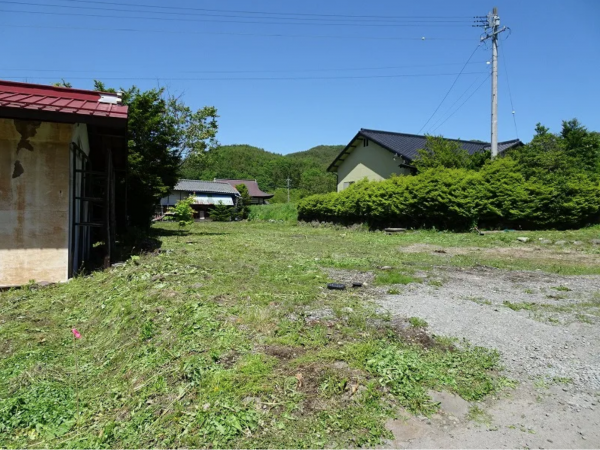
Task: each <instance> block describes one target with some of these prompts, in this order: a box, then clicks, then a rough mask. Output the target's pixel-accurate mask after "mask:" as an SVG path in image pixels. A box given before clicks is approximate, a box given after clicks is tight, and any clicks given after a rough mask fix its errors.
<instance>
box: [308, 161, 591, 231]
mask: <svg viewBox="0 0 600 450" xmlns="http://www.w3.org/2000/svg"><path fill="white" fill-rule="evenodd" d="M298 213H299V219H300V220H304V221H313V220H317V221H324V222H333V223H339V224H345V225H349V224H353V223H366V224H368V225H369V226H370V227H372V228H383V227H389V226H399V227H426V228H431V227H435V228H438V229H448V230H468V229H470V228H472V227H474V226H478V227H485V228H523V229H536V228H537V229H540V228H558V229H565V228H576V227H581V226H585V225H588V224H592V223H598V221H599V213H600V186H599V185H598V182H597V179H596V178H595V177H593V176H590V175H589V174H586V173H577V172H576V171H570V172H567V173H564V174H563V175H556V176H552V177H526V175H524V174H523V173H522V171H521V170H520V166H519V164H518V163H517V162H516V161H515V160H513V159H511V158H510V157H506V158H499V159H497V160H495V161H493V162H491V163H487V164H486V165H485V166H484V167H482V168H481V170H479V171H476V170H469V169H462V168H461V169H449V168H435V169H429V170H425V171H424V172H422V173H420V174H418V175H414V176H398V177H393V178H391V179H389V180H385V181H379V182H369V181H366V180H365V181H362V182H359V183H356V184H354V185H352V186H351V187H349V188H348V189H346V190H344V191H342V192H340V193H329V194H320V195H313V196H310V197H307V198H305V199H302V200H301V201H300V202H299V204H298Z"/></svg>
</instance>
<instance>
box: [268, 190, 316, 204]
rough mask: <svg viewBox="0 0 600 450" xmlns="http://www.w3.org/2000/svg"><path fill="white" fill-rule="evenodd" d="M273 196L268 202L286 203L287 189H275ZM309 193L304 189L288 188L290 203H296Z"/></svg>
mask: <svg viewBox="0 0 600 450" xmlns="http://www.w3.org/2000/svg"><path fill="white" fill-rule="evenodd" d="M274 194H275V195H274V196H273V198H272V199H271V200H269V203H287V201H288V190H287V189H285V188H280V189H275V192H274ZM309 195H311V193H310V192H308V191H305V190H304V189H290V203H297V202H298V201H300V200H301V199H303V198H304V197H307V196H309Z"/></svg>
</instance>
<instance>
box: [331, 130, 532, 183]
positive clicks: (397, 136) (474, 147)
mask: <svg viewBox="0 0 600 450" xmlns="http://www.w3.org/2000/svg"><path fill="white" fill-rule="evenodd" d="M358 139H361V140H364V139H368V140H370V141H373V142H375V143H376V144H379V145H380V146H381V147H383V148H385V149H386V150H389V151H390V152H392V153H393V154H395V155H397V156H400V157H402V158H403V159H404V161H405V162H407V163H410V162H412V161H413V160H414V159H415V158H416V157H417V156H418V154H419V153H418V152H419V150H420V149H422V148H425V146H426V144H427V137H426V136H422V135H418V134H407V133H394V132H391V131H380V130H368V129H365V128H361V130H360V131H359V132H358V133H357V135H356V136H355V137H354V139H352V141H350V143H349V144H348V145H347V146H346V148H344V150H342V152H341V153H340V154H339V155H338V156H337V158H336V159H335V160H334V161H333V162H332V163H331V165H330V166H329V167H328V169H327V170H328V171H329V172H335V169H337V168H338V167H339V165H340V164H341V163H342V162H343V161H344V159H346V157H347V156H348V155H349V154H350V152H351V151H352V150H353V149H354V148H355V147H356V142H357V140H358ZM448 140H449V141H453V142H458V143H460V144H461V146H462V148H464V149H465V150H466V151H467V152H468V153H469V154H470V155H472V154H474V153H477V152H480V151H483V150H489V149H490V143H489V142H478V141H463V140H460V139H448ZM519 145H522V142H521V141H520V140H519V139H513V140H511V141H505V142H499V143H498V152H503V151H506V150H508V149H509V148H512V147H516V146H519Z"/></svg>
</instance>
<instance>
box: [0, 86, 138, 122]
mask: <svg viewBox="0 0 600 450" xmlns="http://www.w3.org/2000/svg"><path fill="white" fill-rule="evenodd" d="M102 97H105V98H106V100H107V101H102V102H101V101H100V100H101V98H102ZM116 98H117V95H116V94H112V93H105V92H96V91H86V90H82V89H72V88H64V87H56V86H46V85H41V84H30V83H17V82H14V81H3V80H0V107H6V108H17V109H30V110H35V111H49V112H57V113H65V114H81V115H85V116H99V117H111V118H115V119H127V106H124V105H119V104H116V103H110V102H111V101H114V99H116Z"/></svg>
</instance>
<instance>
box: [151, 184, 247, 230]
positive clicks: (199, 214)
mask: <svg viewBox="0 0 600 450" xmlns="http://www.w3.org/2000/svg"><path fill="white" fill-rule="evenodd" d="M239 196H240V193H239V192H238V190H237V189H236V188H234V187H233V186H231V185H230V184H229V183H225V182H221V181H201V180H185V179H184V180H179V183H177V185H176V186H175V187H174V188H173V191H171V193H170V194H169V195H168V196H166V197H164V198H162V199H161V201H160V210H159V211H157V212H158V213H160V214H161V215H162V214H164V213H165V212H167V210H168V209H169V208H171V207H173V206H175V204H176V203H177V202H178V201H179V200H184V199H186V198H188V197H193V198H194V203H193V204H192V208H193V209H194V212H195V214H194V217H195V218H196V219H200V220H203V219H207V218H209V217H210V210H211V209H212V208H213V207H214V206H215V205H218V204H219V203H221V204H223V205H227V206H234V205H235V204H236V200H237V198H238V197H239Z"/></svg>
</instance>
